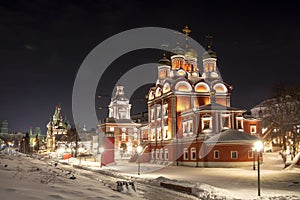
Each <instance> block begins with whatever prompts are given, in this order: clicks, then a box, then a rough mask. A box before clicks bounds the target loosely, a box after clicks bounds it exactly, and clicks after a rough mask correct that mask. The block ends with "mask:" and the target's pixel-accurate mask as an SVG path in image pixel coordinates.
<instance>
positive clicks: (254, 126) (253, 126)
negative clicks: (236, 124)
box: [250, 124, 257, 133]
mask: <svg viewBox="0 0 300 200" xmlns="http://www.w3.org/2000/svg"><path fill="white" fill-rule="evenodd" d="M252 128H254V131H252ZM250 133H257V127H256V125H254V124H252V125H250Z"/></svg>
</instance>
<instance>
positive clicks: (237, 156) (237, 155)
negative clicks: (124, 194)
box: [230, 151, 239, 159]
mask: <svg viewBox="0 0 300 200" xmlns="http://www.w3.org/2000/svg"><path fill="white" fill-rule="evenodd" d="M233 152H236V158H233V157H232V153H233ZM230 157H231V159H238V158H239V154H238V151H230Z"/></svg>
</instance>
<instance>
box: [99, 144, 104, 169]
mask: <svg viewBox="0 0 300 200" xmlns="http://www.w3.org/2000/svg"><path fill="white" fill-rule="evenodd" d="M103 152H104V147H100V148H99V153H100V154H99V155H100V156H99V157H100V158H99V162H100V168H102V154H103Z"/></svg>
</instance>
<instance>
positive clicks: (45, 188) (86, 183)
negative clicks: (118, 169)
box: [0, 154, 140, 200]
mask: <svg viewBox="0 0 300 200" xmlns="http://www.w3.org/2000/svg"><path fill="white" fill-rule="evenodd" d="M0 199H1V200H8V199H9V200H17V199H20V200H21V199H22V200H35V199H43V200H50V199H55V200H57V199H61V200H63V199H66V200H69V199H105V200H110V199H114V200H115V199H130V200H132V199H133V200H134V199H140V198H138V197H137V196H136V194H134V193H132V194H123V193H120V192H118V191H114V190H113V188H109V187H107V185H105V184H104V183H103V182H101V181H99V180H97V179H91V178H89V177H85V176H82V175H80V174H78V173H76V172H75V171H73V170H72V169H71V170H66V169H64V168H61V167H60V166H59V165H57V166H55V163H54V162H53V163H51V164H50V163H46V162H44V161H41V160H38V159H33V158H31V157H27V156H26V155H23V154H15V155H7V154H0Z"/></svg>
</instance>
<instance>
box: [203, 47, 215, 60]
mask: <svg viewBox="0 0 300 200" xmlns="http://www.w3.org/2000/svg"><path fill="white" fill-rule="evenodd" d="M206 58H217V53H216V52H215V51H213V50H212V49H208V50H207V51H205V52H204V53H203V55H202V59H206Z"/></svg>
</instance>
